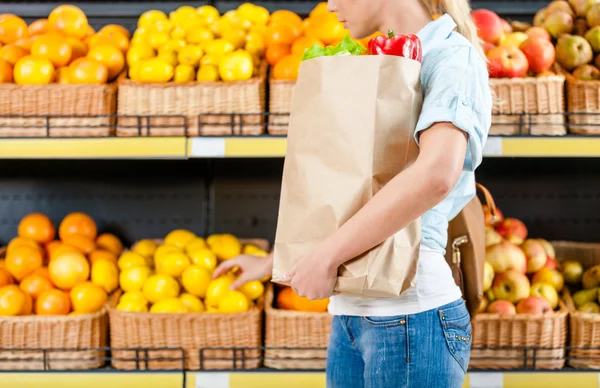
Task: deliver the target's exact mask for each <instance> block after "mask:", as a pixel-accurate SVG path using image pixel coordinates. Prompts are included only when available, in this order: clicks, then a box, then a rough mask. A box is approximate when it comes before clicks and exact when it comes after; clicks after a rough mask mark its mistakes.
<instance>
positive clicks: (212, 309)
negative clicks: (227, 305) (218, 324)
mask: <svg viewBox="0 0 600 388" xmlns="http://www.w3.org/2000/svg"><path fill="white" fill-rule="evenodd" d="M206 312H207V313H218V312H219V308H218V307H213V306H206Z"/></svg>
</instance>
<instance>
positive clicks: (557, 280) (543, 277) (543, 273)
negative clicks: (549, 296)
mask: <svg viewBox="0 0 600 388" xmlns="http://www.w3.org/2000/svg"><path fill="white" fill-rule="evenodd" d="M531 282H532V283H533V284H535V283H548V284H550V285H551V286H552V287H554V288H555V289H556V291H562V289H563V287H564V285H565V279H564V278H563V276H562V274H561V273H560V272H558V271H557V270H555V269H550V268H542V269H540V270H539V271H537V272H536V273H535V274H534V275H533V278H532V279H531Z"/></svg>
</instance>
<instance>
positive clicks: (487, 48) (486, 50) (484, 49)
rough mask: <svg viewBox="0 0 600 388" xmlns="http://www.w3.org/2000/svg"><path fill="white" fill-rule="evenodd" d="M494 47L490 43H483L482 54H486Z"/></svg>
mask: <svg viewBox="0 0 600 388" xmlns="http://www.w3.org/2000/svg"><path fill="white" fill-rule="evenodd" d="M494 47H496V45H495V44H493V43H490V42H483V52H484V53H486V54H487V52H488V51H490V50H491V49H493V48H494Z"/></svg>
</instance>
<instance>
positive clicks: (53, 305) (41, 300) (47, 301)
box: [35, 289, 71, 315]
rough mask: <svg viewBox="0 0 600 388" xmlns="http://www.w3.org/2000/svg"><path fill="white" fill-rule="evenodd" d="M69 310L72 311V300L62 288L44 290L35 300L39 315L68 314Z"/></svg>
mask: <svg viewBox="0 0 600 388" xmlns="http://www.w3.org/2000/svg"><path fill="white" fill-rule="evenodd" d="M69 311H71V301H70V300H69V296H68V295H67V294H66V293H65V292H63V291H61V290H56V289H53V290H48V291H44V292H42V294H41V295H40V296H39V297H38V298H37V300H36V302H35V313H36V314H37V315H67V314H68V313H69Z"/></svg>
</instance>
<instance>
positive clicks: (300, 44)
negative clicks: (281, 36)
mask: <svg viewBox="0 0 600 388" xmlns="http://www.w3.org/2000/svg"><path fill="white" fill-rule="evenodd" d="M315 44H318V45H319V46H321V47H325V45H324V44H323V42H321V41H320V40H319V39H317V38H315V37H314V36H303V37H302V38H300V39H298V40H296V41H295V42H294V44H292V55H295V56H297V57H302V55H304V51H305V50H307V49H309V48H311V47H313V46H314V45H315Z"/></svg>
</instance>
